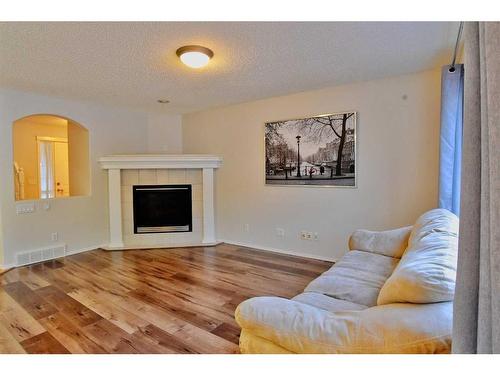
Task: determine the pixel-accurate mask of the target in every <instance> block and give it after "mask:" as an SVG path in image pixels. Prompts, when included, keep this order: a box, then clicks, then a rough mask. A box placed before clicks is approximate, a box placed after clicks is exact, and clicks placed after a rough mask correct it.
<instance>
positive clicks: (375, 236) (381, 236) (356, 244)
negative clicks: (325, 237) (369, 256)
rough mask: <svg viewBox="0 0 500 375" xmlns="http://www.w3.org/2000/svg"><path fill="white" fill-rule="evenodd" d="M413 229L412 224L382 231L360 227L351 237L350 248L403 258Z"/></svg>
mask: <svg viewBox="0 0 500 375" xmlns="http://www.w3.org/2000/svg"><path fill="white" fill-rule="evenodd" d="M411 229H412V227H411V226H409V227H403V228H398V229H392V230H386V231H382V232H372V231H370V230H365V229H358V230H356V231H355V232H354V233H353V234H352V235H351V238H349V249H350V250H361V251H367V252H369V253H375V254H380V255H385V256H388V257H393V258H401V256H402V255H403V253H404V251H405V249H406V247H407V246H408V238H409V237H410V232H411Z"/></svg>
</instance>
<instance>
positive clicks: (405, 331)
mask: <svg viewBox="0 0 500 375" xmlns="http://www.w3.org/2000/svg"><path fill="white" fill-rule="evenodd" d="M235 318H236V322H237V323H238V324H239V326H240V327H241V328H242V336H243V337H244V339H243V340H242V341H243V345H242V346H241V349H242V352H243V353H282V352H283V353H284V352H287V351H288V352H293V353H318V354H319V353H365V354H366V353H373V354H375V353H449V352H450V348H451V326H452V318H453V303H452V302H442V303H431V304H409V303H405V304H392V305H383V306H374V307H370V308H368V309H365V310H361V311H342V312H329V311H325V310H323V309H318V308H315V307H313V306H310V305H306V304H304V303H299V302H297V301H290V300H287V299H284V298H277V297H256V298H252V299H249V300H246V301H244V302H242V303H241V304H240V305H239V306H238V308H237V309H236V312H235ZM254 338H255V339H256V340H254ZM261 339H263V340H261ZM250 342H252V344H250Z"/></svg>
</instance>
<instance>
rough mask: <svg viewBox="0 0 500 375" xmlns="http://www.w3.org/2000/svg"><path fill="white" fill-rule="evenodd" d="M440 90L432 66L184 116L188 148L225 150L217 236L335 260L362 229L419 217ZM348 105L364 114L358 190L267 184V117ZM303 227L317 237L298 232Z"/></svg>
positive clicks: (428, 183)
mask: <svg viewBox="0 0 500 375" xmlns="http://www.w3.org/2000/svg"><path fill="white" fill-rule="evenodd" d="M439 97H440V77H439V71H428V72H423V73H419V74H412V75H406V76H401V77H394V78H389V79H383V80H376V81H370V82H363V83H356V84H351V85H345V86H339V87H332V88H327V89H323V90H317V91H309V92H304V93H300V94H295V95H289V96H283V97H276V98H271V99H266V100H260V101H254V102H250V103H244V104H239V105H234V106H229V107H224V108H218V109H213V110H207V111H203V112H198V113H193V114H188V115H185V116H184V117H183V148H184V152H186V153H210V154H217V155H220V156H222V157H223V158H224V164H223V166H222V168H220V169H219V170H218V171H217V173H216V215H217V230H218V236H219V238H220V239H222V240H226V241H231V242H237V243H242V244H248V245H250V246H257V247H262V248H269V249H276V250H281V251H287V252H291V253H297V254H302V255H310V256H315V257H321V258H326V259H338V258H339V257H340V256H341V255H342V254H343V253H344V252H345V251H346V249H347V240H348V236H349V234H350V233H351V232H352V231H353V230H355V229H356V228H367V229H374V230H378V229H389V228H393V227H397V226H402V225H407V224H411V223H413V221H414V220H415V219H416V217H417V216H418V215H420V214H421V213H422V212H424V211H426V210H428V209H430V208H433V207H436V203H437V187H438V140H439V110H440V108H439V106H440V100H439ZM346 110H354V111H357V112H358V132H357V141H358V164H357V167H358V175H357V178H358V181H357V183H358V187H357V188H325V187H290V186H286V187H285V186H283V187H280V186H266V185H264V122H266V121H271V120H280V119H289V118H300V117H303V116H309V115H317V114H323V113H331V112H340V111H346ZM246 224H248V229H249V231H246V230H245V225H246ZM277 227H278V228H283V229H285V238H284V239H282V238H280V237H278V236H277V235H276V228H277ZM301 230H309V231H313V232H318V233H319V239H318V240H317V241H304V240H300V239H299V232H300V231H301Z"/></svg>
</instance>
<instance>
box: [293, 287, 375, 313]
mask: <svg viewBox="0 0 500 375" xmlns="http://www.w3.org/2000/svg"><path fill="white" fill-rule="evenodd" d="M292 301H297V302H300V303H305V304H306V305H310V306H314V307H317V308H318V309H323V310H326V311H330V312H338V311H359V310H364V309H366V308H367V306H364V305H360V304H357V303H354V302H349V301H345V300H342V299H337V298H333V297H329V296H327V295H324V294H321V293H315V292H305V293H302V294H299V295H298V296H295V297H294V298H292Z"/></svg>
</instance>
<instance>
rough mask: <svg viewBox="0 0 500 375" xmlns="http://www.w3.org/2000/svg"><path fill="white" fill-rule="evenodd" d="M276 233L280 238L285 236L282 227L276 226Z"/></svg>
mask: <svg viewBox="0 0 500 375" xmlns="http://www.w3.org/2000/svg"><path fill="white" fill-rule="evenodd" d="M276 235H277V236H278V237H280V238H285V230H284V229H283V228H276Z"/></svg>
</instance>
